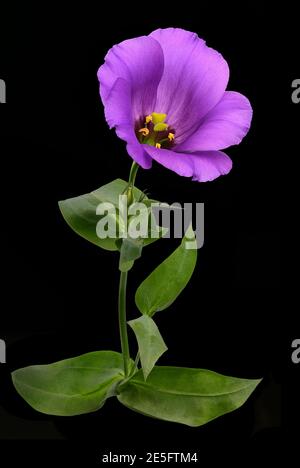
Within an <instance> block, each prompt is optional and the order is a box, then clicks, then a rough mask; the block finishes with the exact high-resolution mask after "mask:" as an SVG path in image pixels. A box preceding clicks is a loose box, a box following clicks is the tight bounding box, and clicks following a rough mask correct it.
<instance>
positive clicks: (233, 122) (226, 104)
mask: <svg viewBox="0 0 300 468" xmlns="http://www.w3.org/2000/svg"><path fill="white" fill-rule="evenodd" d="M251 119H252V108H251V104H250V102H249V101H248V99H247V98H246V97H245V96H243V95H242V94H240V93H236V92H234V91H226V92H225V94H224V96H223V97H222V99H221V101H220V102H219V103H218V104H217V105H216V106H215V107H214V108H213V109H211V111H210V112H209V113H208V114H207V115H206V116H205V117H204V120H203V122H202V123H201V124H200V126H199V128H198V130H196V131H195V132H194V133H193V135H191V136H190V137H189V138H188V139H187V140H186V141H184V142H183V143H182V144H181V145H179V146H178V147H177V148H176V149H178V151H204V150H209V151H211V150H220V149H224V148H228V147H229V146H232V145H238V144H239V143H240V142H241V140H242V139H243V138H244V136H245V135H246V134H247V132H248V130H249V128H250V124H251Z"/></svg>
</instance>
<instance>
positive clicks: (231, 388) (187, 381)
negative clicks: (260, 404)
mask: <svg viewBox="0 0 300 468" xmlns="http://www.w3.org/2000/svg"><path fill="white" fill-rule="evenodd" d="M260 381H261V380H247V379H239V378H235V377H227V376H224V375H221V374H217V373H215V372H212V371H209V370H203V369H187V368H180V367H154V369H153V370H152V372H151V374H150V375H149V377H148V379H147V381H146V382H145V381H144V378H143V373H142V372H141V370H140V371H138V372H137V373H136V374H135V375H134V376H133V377H132V378H131V380H130V381H129V382H127V383H125V384H124V385H120V387H119V392H120V393H119V395H118V400H119V401H120V402H121V403H123V405H125V406H127V407H128V408H130V409H132V410H134V411H137V412H139V413H142V414H144V415H147V416H152V417H154V418H158V419H162V420H165V421H173V422H177V423H181V424H186V425H188V426H201V425H203V424H206V423H208V422H209V421H211V420H212V419H215V418H218V417H219V416H222V415H223V414H226V413H229V412H230V411H233V410H235V409H237V408H239V407H240V406H242V405H243V404H244V403H245V401H246V400H247V399H248V397H249V396H250V395H251V393H252V392H253V391H254V389H255V388H256V386H257V385H258V384H259V382H260Z"/></svg>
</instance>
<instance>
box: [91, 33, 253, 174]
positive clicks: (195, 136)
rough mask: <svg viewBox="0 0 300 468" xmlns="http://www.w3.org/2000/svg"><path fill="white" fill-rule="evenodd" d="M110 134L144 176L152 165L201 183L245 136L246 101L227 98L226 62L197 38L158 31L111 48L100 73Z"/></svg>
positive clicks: (220, 170) (226, 163)
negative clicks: (122, 143) (121, 142)
mask: <svg viewBox="0 0 300 468" xmlns="http://www.w3.org/2000/svg"><path fill="white" fill-rule="evenodd" d="M98 78H99V81H100V95H101V98H102V101H103V104H104V107H105V117H106V120H107V122H108V124H109V126H110V128H113V127H115V129H116V133H117V135H118V136H119V137H120V138H121V139H122V140H125V141H126V142H127V151H128V153H129V155H130V156H131V157H132V158H133V159H134V160H135V161H136V162H137V163H138V164H139V165H140V166H142V167H143V168H144V169H149V168H150V167H151V165H152V160H153V159H154V160H155V161H157V162H159V163H160V164H162V165H163V166H165V167H167V168H168V169H171V170H172V171H174V172H177V174H180V175H182V176H186V177H193V180H197V181H199V182H205V181H208V180H213V179H215V178H216V177H218V176H220V175H222V174H227V173H228V172H229V171H230V169H231V167H232V162H231V159H230V158H229V157H228V156H227V155H226V154H225V153H223V152H222V151H220V150H222V149H224V148H227V147H229V146H231V145H237V144H239V143H240V141H241V140H242V138H243V137H244V136H245V135H246V133H247V132H248V130H249V127H250V123H251V118H252V109H251V105H250V103H249V101H248V99H247V98H246V97H245V96H243V95H242V94H239V93H237V92H234V91H225V90H226V86H227V83H228V78H229V68H228V65H227V62H226V61H225V60H224V58H223V57H222V55H221V54H219V53H218V52H217V51H215V50H214V49H211V48H210V47H207V46H206V44H205V41H203V40H202V39H200V38H199V37H198V36H197V35H196V34H194V33H191V32H189V31H185V30H183V29H174V28H168V29H158V30H156V31H154V32H152V33H151V34H150V35H149V36H142V37H137V38H135V39H129V40H126V41H124V42H121V43H120V44H118V45H115V46H114V47H113V48H112V49H110V50H109V52H108V54H107V55H106V57H105V63H104V64H103V65H102V66H101V67H100V69H99V71H98Z"/></svg>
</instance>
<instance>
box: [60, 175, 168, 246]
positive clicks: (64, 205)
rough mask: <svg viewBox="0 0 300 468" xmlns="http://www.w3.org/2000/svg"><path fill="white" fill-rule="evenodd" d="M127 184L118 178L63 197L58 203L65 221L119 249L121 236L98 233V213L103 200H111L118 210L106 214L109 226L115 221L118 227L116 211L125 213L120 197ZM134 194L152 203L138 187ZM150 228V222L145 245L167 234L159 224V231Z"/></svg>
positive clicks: (95, 241) (95, 240) (92, 239)
mask: <svg viewBox="0 0 300 468" xmlns="http://www.w3.org/2000/svg"><path fill="white" fill-rule="evenodd" d="M127 187H128V182H126V181H125V180H122V179H116V180H114V181H112V182H110V183H109V184H106V185H103V186H102V187H100V188H99V189H97V190H94V191H93V192H91V193H87V194H85V195H80V196H79V197H74V198H69V199H67V200H62V201H60V202H58V205H59V208H60V211H61V213H62V215H63V217H64V219H65V221H66V222H67V224H68V225H69V226H70V227H71V228H72V229H73V231H75V232H76V233H77V234H78V235H80V236H81V237H83V238H84V239H86V240H88V241H89V242H92V243H93V244H95V245H97V246H98V247H101V248H103V249H105V250H112V251H113V250H118V249H119V246H120V242H119V239H118V238H117V236H116V237H114V236H111V237H105V238H101V237H99V236H98V235H97V224H98V222H99V221H100V219H101V215H99V214H97V212H96V211H97V207H98V205H99V204H100V203H110V204H111V205H112V208H114V207H115V210H114V209H112V210H111V212H109V213H107V214H105V215H104V216H103V217H105V220H104V221H105V225H106V224H107V225H108V226H109V225H110V223H111V224H112V226H114V227H115V222H116V218H117V216H116V213H119V212H120V211H122V212H123V208H124V207H123V206H122V207H121V205H122V203H121V202H120V198H119V197H120V195H122V194H123V193H124V191H125V190H126V188H127ZM133 196H134V200H137V201H140V200H141V201H143V203H145V204H146V205H147V206H148V198H147V196H146V195H145V194H144V193H143V192H142V191H141V190H139V189H138V188H137V187H134V188H133ZM149 203H150V201H149ZM105 209H106V208H105ZM120 224H122V223H120ZM119 227H120V229H121V230H122V229H123V226H119ZM150 227H151V225H150V223H149V233H148V237H147V238H145V239H143V243H144V245H147V244H150V243H152V242H154V241H155V240H157V239H158V238H160V237H162V235H163V234H164V233H165V230H160V228H158V227H156V226H155V232H154V233H153V232H151V230H150ZM115 230H117V229H115ZM156 231H157V232H158V233H157V232H156ZM155 236H156V237H155Z"/></svg>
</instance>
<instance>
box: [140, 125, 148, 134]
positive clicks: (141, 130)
mask: <svg viewBox="0 0 300 468" xmlns="http://www.w3.org/2000/svg"><path fill="white" fill-rule="evenodd" d="M139 133H141V134H142V135H143V136H147V135H149V130H148V128H146V127H145V128H140V129H139Z"/></svg>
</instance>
